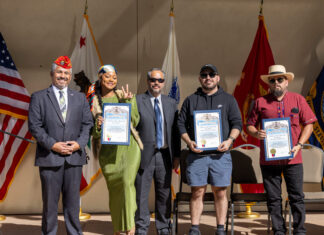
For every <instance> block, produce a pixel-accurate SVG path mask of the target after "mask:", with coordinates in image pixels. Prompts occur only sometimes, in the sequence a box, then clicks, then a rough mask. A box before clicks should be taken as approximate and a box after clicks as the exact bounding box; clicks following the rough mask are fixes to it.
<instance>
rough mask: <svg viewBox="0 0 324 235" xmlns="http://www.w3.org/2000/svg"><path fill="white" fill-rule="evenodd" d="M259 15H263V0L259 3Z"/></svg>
mask: <svg viewBox="0 0 324 235" xmlns="http://www.w3.org/2000/svg"><path fill="white" fill-rule="evenodd" d="M259 15H260V16H262V15H263V0H261V3H260V12H259Z"/></svg>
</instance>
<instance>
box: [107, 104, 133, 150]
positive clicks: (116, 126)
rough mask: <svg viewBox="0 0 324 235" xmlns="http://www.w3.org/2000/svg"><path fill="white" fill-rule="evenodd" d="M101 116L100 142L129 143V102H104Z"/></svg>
mask: <svg viewBox="0 0 324 235" xmlns="http://www.w3.org/2000/svg"><path fill="white" fill-rule="evenodd" d="M103 118H104V122H103V124H102V127H101V129H102V131H101V144H115V145H129V140H130V122H131V104H126V103H105V104H104V105H103Z"/></svg>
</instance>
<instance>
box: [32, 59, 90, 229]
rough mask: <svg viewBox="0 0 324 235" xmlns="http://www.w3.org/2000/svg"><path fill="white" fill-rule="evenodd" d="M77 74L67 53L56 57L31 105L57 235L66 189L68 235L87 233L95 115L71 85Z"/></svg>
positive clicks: (47, 223) (46, 206)
mask: <svg viewBox="0 0 324 235" xmlns="http://www.w3.org/2000/svg"><path fill="white" fill-rule="evenodd" d="M71 74H72V66H71V62H70V59H69V58H68V57H67V56H61V57H59V58H58V59H57V60H55V62H54V63H53V65H52V70H51V77H52V85H51V86H50V87H49V88H47V89H44V90H41V91H38V92H35V93H33V94H32V96H31V101H30V106H29V114H28V125H29V131H30V132H31V133H32V135H33V137H34V138H35V139H36V140H37V149H36V160H35V165H36V166H39V173H40V179H41V184H42V198H43V216H42V234H44V235H45V234H46V235H56V232H57V208H58V201H59V198H60V192H61V191H62V201H63V212H64V219H65V225H66V230H67V234H69V235H75V234H82V230H81V225H80V221H79V209H80V194H79V190H80V181H81V175H82V165H84V164H86V162H87V160H86V155H85V150H84V147H85V145H86V144H87V143H88V140H89V134H90V130H91V127H92V126H93V119H92V116H91V112H90V109H89V104H88V102H87V100H86V98H85V96H84V94H82V93H80V92H77V91H72V90H70V89H69V88H68V87H67V86H68V84H69V83H70V81H71Z"/></svg>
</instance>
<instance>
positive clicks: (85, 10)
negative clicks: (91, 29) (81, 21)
mask: <svg viewBox="0 0 324 235" xmlns="http://www.w3.org/2000/svg"><path fill="white" fill-rule="evenodd" d="M87 11H88V0H86V2H85V5H84V15H86V14H87Z"/></svg>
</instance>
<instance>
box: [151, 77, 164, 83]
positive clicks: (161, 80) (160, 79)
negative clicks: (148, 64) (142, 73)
mask: <svg viewBox="0 0 324 235" xmlns="http://www.w3.org/2000/svg"><path fill="white" fill-rule="evenodd" d="M149 81H150V82H156V81H158V82H159V83H163V82H164V79H163V78H149Z"/></svg>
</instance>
